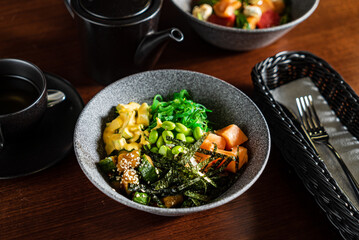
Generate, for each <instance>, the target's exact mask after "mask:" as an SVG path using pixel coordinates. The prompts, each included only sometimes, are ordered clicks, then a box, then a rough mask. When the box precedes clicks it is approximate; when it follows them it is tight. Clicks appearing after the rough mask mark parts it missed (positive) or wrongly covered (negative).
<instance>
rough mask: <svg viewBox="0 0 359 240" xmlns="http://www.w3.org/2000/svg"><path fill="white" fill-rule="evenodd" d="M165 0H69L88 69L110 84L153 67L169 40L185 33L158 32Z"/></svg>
mask: <svg viewBox="0 0 359 240" xmlns="http://www.w3.org/2000/svg"><path fill="white" fill-rule="evenodd" d="M162 2H163V0H105V1H104V0H65V4H66V7H67V9H68V10H69V12H70V14H71V15H72V17H73V18H74V19H75V21H76V24H77V26H78V29H79V32H80V38H81V40H82V47H83V53H84V60H85V68H86V70H87V72H88V73H89V75H90V76H91V77H92V78H93V79H94V80H96V81H97V82H99V83H101V84H103V85H107V84H109V83H111V82H114V81H116V80H118V79H120V78H122V77H124V76H127V75H130V74H133V73H136V72H140V71H144V70H148V69H150V68H152V67H153V66H154V65H155V63H156V62H157V60H158V58H159V56H160V55H161V53H162V51H163V49H164V47H165V46H166V45H167V43H168V41H169V40H174V41H177V42H181V41H182V40H183V34H182V32H181V31H180V30H179V29H177V28H171V29H167V30H164V31H160V32H157V25H158V21H159V16H160V10H161V7H162Z"/></svg>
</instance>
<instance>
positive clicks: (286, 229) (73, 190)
mask: <svg viewBox="0 0 359 240" xmlns="http://www.w3.org/2000/svg"><path fill="white" fill-rule="evenodd" d="M0 3H1V4H0V58H19V59H24V60H28V61H30V62H33V63H35V64H36V65H37V66H39V67H40V68H41V69H42V70H43V71H46V72H51V73H54V74H57V75H59V76H62V77H63V78H64V79H66V80H68V81H69V82H71V83H72V85H73V86H74V87H75V88H76V89H77V91H78V92H79V94H80V95H81V97H82V98H83V101H84V103H85V104H86V103H87V102H88V101H89V100H90V99H91V98H92V97H93V96H94V95H95V94H96V93H98V92H99V91H100V90H101V89H103V88H104V86H102V85H100V84H98V83H96V82H95V81H93V80H92V79H91V78H90V77H88V76H87V75H86V73H85V72H84V70H83V65H82V58H81V52H80V47H81V43H80V41H79V38H78V34H77V28H76V25H75V23H74V22H73V19H72V18H71V16H70V15H69V13H68V12H67V9H66V8H65V4H64V2H63V1H61V0H32V1H28V0H16V1H5V0H1V1H0ZM358 23H359V2H358V1H357V0H347V1H344V2H343V1H338V0H323V1H321V2H320V4H319V7H318V8H317V10H316V11H315V12H314V14H313V15H312V16H310V17H309V19H307V20H306V21H305V22H303V23H301V24H300V25H298V26H297V27H296V28H295V29H293V30H292V31H290V32H289V33H287V34H286V35H285V36H284V37H282V38H281V39H280V40H278V41H276V42H275V43H273V44H272V45H270V46H267V47H264V48H262V49H257V50H253V51H248V52H232V51H226V50H222V49H218V48H216V47H213V46H211V45H209V44H208V43H206V42H204V41H203V40H202V39H201V38H199V37H198V36H197V35H196V34H195V33H194V31H193V30H191V28H190V27H189V26H188V25H187V23H186V22H185V21H184V20H183V19H181V18H180V15H179V14H178V12H177V11H176V10H175V9H174V8H173V6H172V5H171V4H170V2H169V1H168V0H165V3H164V5H163V11H162V15H161V20H160V29H164V28H167V27H170V26H175V27H178V28H179V29H181V30H182V31H183V33H184V35H185V40H184V41H183V42H182V43H170V44H169V45H168V47H167V49H166V50H165V51H164V53H163V55H162V56H161V58H160V60H159V62H158V63H157V65H156V66H155V68H156V69H167V68H170V69H187V70H193V71H198V72H202V73H206V74H209V75H212V76H215V77H217V78H220V79H223V80H224V81H227V82H228V83H231V84H233V85H234V86H236V87H237V88H239V89H240V90H242V91H243V92H244V93H246V94H247V95H249V96H250V97H253V85H252V81H251V77H250V72H251V70H252V68H253V67H254V65H255V64H256V63H257V62H260V61H262V60H264V59H265V58H267V57H270V56H273V55H275V54H276V53H278V52H281V51H285V50H293V51H295V50H304V51H310V52H312V53H313V54H315V55H317V56H319V57H320V58H323V59H325V60H326V61H327V62H328V63H329V64H330V65H331V66H332V67H333V68H334V69H335V70H336V71H338V72H339V73H340V74H341V75H342V77H343V78H344V79H345V81H346V82H347V83H348V84H349V85H350V86H351V87H352V88H353V90H354V91H356V92H359V80H358V76H359V67H358V66H359V25H358ZM19 151H21V148H20V149H19ZM0 239H286V240H289V239H326V240H330V239H340V235H339V234H338V233H337V231H336V229H335V228H334V227H332V225H331V224H330V222H329V221H328V219H327V218H326V216H325V214H324V213H323V212H322V210H321V209H320V208H319V207H318V206H317V204H316V203H315V201H314V199H313V198H312V196H311V195H310V194H309V193H308V192H307V191H306V189H305V188H304V186H303V185H302V183H301V181H300V180H299V178H298V177H297V176H296V174H295V173H294V171H293V170H292V169H291V168H290V167H289V166H288V165H287V164H286V162H285V161H284V159H283V157H282V156H281V154H280V152H279V149H278V147H277V146H275V145H273V146H272V150H271V154H270V158H269V162H268V164H267V167H266V168H265V170H264V172H263V174H262V175H261V176H260V178H259V179H258V181H257V182H256V183H255V184H254V185H253V186H252V187H251V188H250V189H249V190H248V191H246V192H245V193H244V194H242V195H241V196H240V197H238V198H236V199H235V200H233V201H231V202H229V203H227V204H225V205H224V206H221V207H218V208H215V209H213V210H209V211H205V212H201V213H196V214H192V215H188V216H183V217H163V216H156V215H152V214H149V213H145V212H141V211H139V210H135V209H131V208H128V207H126V206H124V205H121V204H120V203H118V202H116V201H114V200H112V199H110V198H109V197H107V196H106V195H104V194H103V193H102V192H100V191H99V190H98V189H97V188H96V187H95V186H94V185H92V184H91V183H90V181H89V180H88V179H87V178H86V176H85V175H84V174H83V172H82V170H81V169H80V167H79V165H78V163H77V160H76V157H75V153H74V151H73V150H71V152H70V153H69V154H68V155H67V156H66V157H65V158H64V159H62V160H61V161H60V162H58V163H57V164H55V165H54V166H52V167H50V168H48V169H46V170H44V171H41V172H38V173H36V174H33V175H29V176H25V177H20V178H14V179H5V180H0Z"/></svg>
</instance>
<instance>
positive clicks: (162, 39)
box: [134, 28, 184, 70]
mask: <svg viewBox="0 0 359 240" xmlns="http://www.w3.org/2000/svg"><path fill="white" fill-rule="evenodd" d="M183 39H184V36H183V33H182V32H181V31H180V30H179V29H177V28H170V29H167V30H163V31H160V32H154V33H150V34H148V35H147V36H146V37H144V39H142V41H141V43H140V44H139V45H138V47H137V50H136V53H135V56H134V63H135V65H136V66H137V68H139V69H140V70H148V69H151V68H152V67H153V66H154V65H155V64H156V63H157V61H158V59H159V57H160V56H161V54H162V52H163V50H164V49H165V47H166V46H167V44H168V42H169V41H171V40H174V41H176V42H182V41H183Z"/></svg>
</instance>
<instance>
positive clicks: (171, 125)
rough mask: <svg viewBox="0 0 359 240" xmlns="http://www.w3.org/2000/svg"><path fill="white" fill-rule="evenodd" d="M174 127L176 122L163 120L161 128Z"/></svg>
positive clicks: (168, 128) (169, 128)
mask: <svg viewBox="0 0 359 240" xmlns="http://www.w3.org/2000/svg"><path fill="white" fill-rule="evenodd" d="M175 127H176V124H175V123H174V122H171V121H164V122H163V123H162V128H163V129H165V130H170V131H171V130H173V129H175Z"/></svg>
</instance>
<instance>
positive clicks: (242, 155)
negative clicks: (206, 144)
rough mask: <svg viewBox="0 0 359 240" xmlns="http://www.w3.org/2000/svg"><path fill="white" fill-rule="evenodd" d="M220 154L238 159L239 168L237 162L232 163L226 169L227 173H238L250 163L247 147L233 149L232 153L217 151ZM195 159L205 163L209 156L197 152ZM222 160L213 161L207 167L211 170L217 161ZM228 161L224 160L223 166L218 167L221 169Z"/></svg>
mask: <svg viewBox="0 0 359 240" xmlns="http://www.w3.org/2000/svg"><path fill="white" fill-rule="evenodd" d="M217 152H218V153H221V154H224V155H227V156H230V157H238V162H239V163H238V168H236V162H235V161H232V162H230V163H229V164H228V165H227V167H226V168H225V170H226V171H229V172H232V173H236V172H237V170H238V169H240V168H241V167H242V166H243V165H244V164H245V163H247V162H248V152H247V149H246V148H245V147H242V146H237V147H235V148H233V149H232V150H231V151H226V150H221V149H217ZM195 157H196V159H197V161H198V162H201V161H204V160H206V159H207V158H209V157H210V156H209V155H206V154H203V153H199V152H197V153H196V154H195ZM219 160H221V159H220V158H218V159H216V160H213V161H212V162H210V163H209V164H208V165H207V168H210V167H211V166H212V165H213V164H215V163H216V162H217V161H219ZM225 161H226V160H223V161H222V163H221V164H219V166H218V167H220V166H221V165H222V164H224V162H225Z"/></svg>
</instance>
